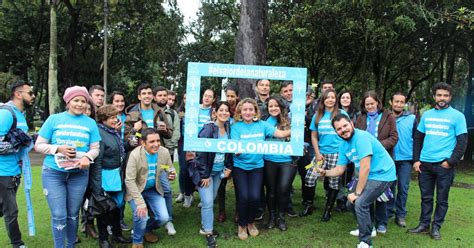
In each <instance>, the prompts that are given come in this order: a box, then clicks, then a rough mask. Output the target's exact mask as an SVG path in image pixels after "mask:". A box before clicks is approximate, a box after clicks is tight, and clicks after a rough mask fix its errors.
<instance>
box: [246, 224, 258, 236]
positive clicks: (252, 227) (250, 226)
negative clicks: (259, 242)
mask: <svg viewBox="0 0 474 248" xmlns="http://www.w3.org/2000/svg"><path fill="white" fill-rule="evenodd" d="M247 229H248V230H249V234H250V236H252V237H256V236H258V234H259V233H260V232H259V231H258V229H257V227H256V226H255V223H251V224H248V225H247Z"/></svg>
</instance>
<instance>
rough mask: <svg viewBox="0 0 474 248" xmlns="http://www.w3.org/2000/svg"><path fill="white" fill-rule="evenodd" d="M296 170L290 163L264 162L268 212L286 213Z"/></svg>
mask: <svg viewBox="0 0 474 248" xmlns="http://www.w3.org/2000/svg"><path fill="white" fill-rule="evenodd" d="M296 170H297V168H296V165H293V164H291V163H275V162H271V161H265V167H264V180H265V187H266V189H267V192H266V193H267V206H268V210H269V211H270V212H279V213H286V211H287V208H288V203H289V202H290V189H291V185H292V183H293V180H294V179H295V175H296ZM277 210H278V211H277Z"/></svg>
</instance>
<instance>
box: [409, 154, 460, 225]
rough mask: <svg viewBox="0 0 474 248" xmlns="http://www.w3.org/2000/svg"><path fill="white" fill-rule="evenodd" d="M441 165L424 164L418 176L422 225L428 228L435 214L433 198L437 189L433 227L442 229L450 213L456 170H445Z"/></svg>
mask: <svg viewBox="0 0 474 248" xmlns="http://www.w3.org/2000/svg"><path fill="white" fill-rule="evenodd" d="M440 164H441V163H425V162H422V164H421V166H420V169H421V173H420V174H419V175H418V182H419V184H420V192H421V215H420V225H422V226H426V227H428V226H429V225H430V222H431V215H432V214H433V196H434V191H435V188H436V209H435V212H434V218H433V225H432V226H433V227H437V228H441V225H442V224H443V222H444V218H445V217H446V213H447V212H448V198H449V190H450V188H451V185H452V184H453V180H454V168H452V167H451V168H449V169H445V168H443V167H441V165H440Z"/></svg>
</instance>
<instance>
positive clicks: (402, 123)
mask: <svg viewBox="0 0 474 248" xmlns="http://www.w3.org/2000/svg"><path fill="white" fill-rule="evenodd" d="M396 120H397V132H398V142H397V144H396V145H395V148H394V149H393V152H394V153H393V154H394V160H395V161H405V160H413V125H414V124H415V120H416V117H415V115H413V114H409V115H403V114H402V115H401V116H398V117H397V119H396Z"/></svg>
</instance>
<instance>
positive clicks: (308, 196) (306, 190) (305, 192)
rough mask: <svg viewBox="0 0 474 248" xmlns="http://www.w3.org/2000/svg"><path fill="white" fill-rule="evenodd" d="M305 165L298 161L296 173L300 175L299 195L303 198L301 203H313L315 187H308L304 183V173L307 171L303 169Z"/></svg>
mask: <svg viewBox="0 0 474 248" xmlns="http://www.w3.org/2000/svg"><path fill="white" fill-rule="evenodd" d="M306 165H308V164H304V163H298V174H299V175H300V177H301V197H302V198H303V205H313V201H314V196H315V194H316V187H308V186H306V185H305V183H304V180H305V177H306V173H307V172H308V170H307V169H305V166H306Z"/></svg>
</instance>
